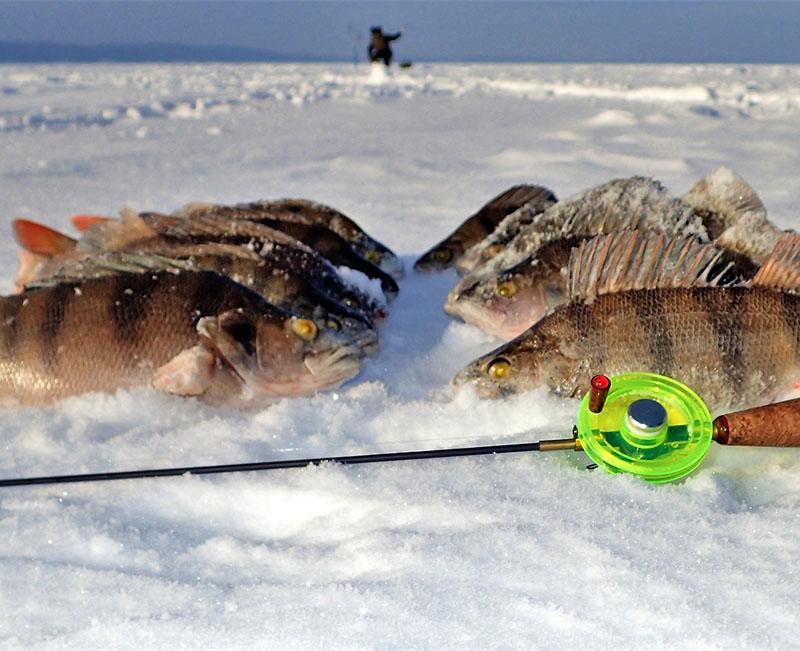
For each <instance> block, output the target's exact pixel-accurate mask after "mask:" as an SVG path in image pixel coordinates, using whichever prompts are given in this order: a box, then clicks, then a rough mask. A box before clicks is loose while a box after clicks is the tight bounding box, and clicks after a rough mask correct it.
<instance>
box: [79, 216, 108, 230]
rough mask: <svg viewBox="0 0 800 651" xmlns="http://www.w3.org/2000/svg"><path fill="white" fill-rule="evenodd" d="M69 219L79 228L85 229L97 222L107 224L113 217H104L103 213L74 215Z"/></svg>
mask: <svg viewBox="0 0 800 651" xmlns="http://www.w3.org/2000/svg"><path fill="white" fill-rule="evenodd" d="M69 220H70V222H72V225H73V226H74V227H75V228H76V229H77V230H79V231H85V230H86V229H87V228H91V227H92V226H94V225H95V224H105V223H106V222H108V221H111V217H104V216H103V215H73V216H72V217H70V218H69Z"/></svg>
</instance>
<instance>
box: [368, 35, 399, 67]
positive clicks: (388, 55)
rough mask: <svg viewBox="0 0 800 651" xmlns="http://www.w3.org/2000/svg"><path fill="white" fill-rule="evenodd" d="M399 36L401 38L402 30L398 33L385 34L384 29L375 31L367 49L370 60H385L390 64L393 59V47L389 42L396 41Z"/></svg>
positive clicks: (384, 61)
mask: <svg viewBox="0 0 800 651" xmlns="http://www.w3.org/2000/svg"><path fill="white" fill-rule="evenodd" d="M398 38H400V32H397V34H384V33H383V32H382V31H373V32H372V40H371V41H370V44H369V48H368V50H367V52H368V53H369V60H370V61H371V62H372V63H375V62H377V61H383V63H384V64H385V65H387V66H388V65H389V64H390V63H391V61H392V49H391V48H390V47H389V43H390V42H392V41H396V40H397V39H398Z"/></svg>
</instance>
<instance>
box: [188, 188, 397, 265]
mask: <svg viewBox="0 0 800 651" xmlns="http://www.w3.org/2000/svg"><path fill="white" fill-rule="evenodd" d="M173 214H174V215H177V216H179V217H182V218H185V219H196V218H198V217H203V216H208V215H211V216H218V217H228V218H232V219H244V220H248V221H253V222H258V223H264V222H265V220H278V221H288V222H296V223H300V224H307V225H319V226H324V227H325V228H328V229H330V230H331V231H333V232H334V233H336V234H337V235H339V236H340V237H342V238H343V239H344V240H346V241H347V242H348V243H349V244H350V246H351V247H353V249H354V250H355V251H356V252H357V253H358V254H359V255H361V256H362V257H363V258H365V259H366V260H368V261H369V262H371V263H372V264H375V265H377V266H378V267H380V268H381V269H382V270H383V271H384V272H386V273H388V274H390V275H391V276H392V277H394V278H400V277H402V275H403V264H402V262H401V261H400V259H399V258H398V257H397V256H396V255H395V254H394V253H393V252H392V251H391V250H390V249H389V248H388V247H387V246H385V245H384V244H382V243H381V242H379V241H378V240H376V239H375V238H373V237H371V236H370V235H369V234H368V233H367V232H366V231H364V229H362V228H361V227H360V226H359V225H358V224H357V223H356V222H355V221H354V220H353V219H351V218H350V217H348V216H347V215H345V214H344V213H342V212H340V211H338V210H336V209H335V208H332V207H330V206H327V205H325V204H322V203H318V202H315V201H309V200H307V199H277V200H273V201H252V202H248V203H238V204H234V205H229V206H228V205H219V204H210V203H190V204H187V205H185V206H183V207H182V208H180V209H179V210H177V211H175V213H173Z"/></svg>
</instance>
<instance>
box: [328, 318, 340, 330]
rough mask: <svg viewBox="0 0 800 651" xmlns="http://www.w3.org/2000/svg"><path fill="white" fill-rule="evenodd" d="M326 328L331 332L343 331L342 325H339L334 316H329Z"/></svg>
mask: <svg viewBox="0 0 800 651" xmlns="http://www.w3.org/2000/svg"><path fill="white" fill-rule="evenodd" d="M325 327H326V328H328V329H330V330H337V331H338V330H341V329H342V324H341V323H339V322H338V321H337V320H336V319H334V318H333V317H332V316H329V317H328V318H327V319H325Z"/></svg>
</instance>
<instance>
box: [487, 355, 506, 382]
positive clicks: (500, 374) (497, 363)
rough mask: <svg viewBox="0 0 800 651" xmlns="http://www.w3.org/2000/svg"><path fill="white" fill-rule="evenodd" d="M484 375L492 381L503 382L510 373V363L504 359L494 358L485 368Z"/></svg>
mask: <svg viewBox="0 0 800 651" xmlns="http://www.w3.org/2000/svg"><path fill="white" fill-rule="evenodd" d="M486 373H487V374H488V375H489V377H490V378H492V379H493V380H503V379H505V378H507V377H508V376H509V374H510V373H511V362H509V361H508V360H507V359H506V358H505V357H496V358H495V359H493V360H492V361H491V362H489V366H487V367H486Z"/></svg>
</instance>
